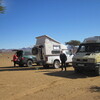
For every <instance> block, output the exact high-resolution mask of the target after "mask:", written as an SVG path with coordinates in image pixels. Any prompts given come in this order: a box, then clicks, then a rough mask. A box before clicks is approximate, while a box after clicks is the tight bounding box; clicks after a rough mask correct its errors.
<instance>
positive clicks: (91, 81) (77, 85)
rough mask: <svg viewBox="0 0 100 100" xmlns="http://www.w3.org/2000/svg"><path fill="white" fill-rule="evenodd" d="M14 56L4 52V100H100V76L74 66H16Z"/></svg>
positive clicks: (0, 70)
mask: <svg viewBox="0 0 100 100" xmlns="http://www.w3.org/2000/svg"><path fill="white" fill-rule="evenodd" d="M12 55H13V54H12V53H0V100H100V76H95V75H93V72H84V73H81V74H76V73H75V72H74V69H73V67H68V68H67V71H61V69H60V68H59V69H53V68H50V69H43V68H42V66H35V65H33V67H30V68H29V67H16V68H14V67H13V62H11V59H12Z"/></svg>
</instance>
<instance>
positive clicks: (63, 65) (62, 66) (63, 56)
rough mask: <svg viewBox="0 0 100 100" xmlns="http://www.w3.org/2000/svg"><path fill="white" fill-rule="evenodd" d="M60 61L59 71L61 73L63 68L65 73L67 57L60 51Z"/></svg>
mask: <svg viewBox="0 0 100 100" xmlns="http://www.w3.org/2000/svg"><path fill="white" fill-rule="evenodd" d="M60 60H61V69H62V71H63V68H65V71H66V60H67V57H66V55H65V54H64V53H63V52H62V51H61V54H60Z"/></svg>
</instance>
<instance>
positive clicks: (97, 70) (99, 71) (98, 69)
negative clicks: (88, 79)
mask: <svg viewBox="0 0 100 100" xmlns="http://www.w3.org/2000/svg"><path fill="white" fill-rule="evenodd" d="M95 74H96V75H97V76H100V66H99V67H98V68H96V70H95Z"/></svg>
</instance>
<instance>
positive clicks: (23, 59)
mask: <svg viewBox="0 0 100 100" xmlns="http://www.w3.org/2000/svg"><path fill="white" fill-rule="evenodd" d="M13 51H15V52H16V54H17V57H18V60H17V61H16V64H18V65H19V66H24V65H25V66H28V67H32V64H33V63H35V62H36V57H35V56H34V55H32V54H31V52H30V51H24V50H13Z"/></svg>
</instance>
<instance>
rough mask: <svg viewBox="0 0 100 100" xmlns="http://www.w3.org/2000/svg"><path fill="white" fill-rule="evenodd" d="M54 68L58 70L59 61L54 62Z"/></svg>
mask: <svg viewBox="0 0 100 100" xmlns="http://www.w3.org/2000/svg"><path fill="white" fill-rule="evenodd" d="M53 67H54V68H60V61H59V60H55V61H54V64H53Z"/></svg>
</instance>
